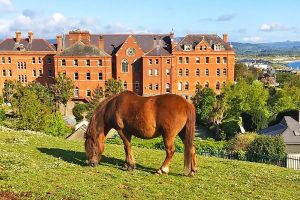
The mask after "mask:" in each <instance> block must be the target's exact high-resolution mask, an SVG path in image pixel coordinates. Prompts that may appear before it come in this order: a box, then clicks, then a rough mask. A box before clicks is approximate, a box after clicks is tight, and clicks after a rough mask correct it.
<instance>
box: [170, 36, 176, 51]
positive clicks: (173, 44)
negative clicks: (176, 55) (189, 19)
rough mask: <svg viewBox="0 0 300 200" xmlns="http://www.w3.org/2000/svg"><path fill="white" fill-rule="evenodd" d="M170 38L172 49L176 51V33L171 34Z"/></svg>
mask: <svg viewBox="0 0 300 200" xmlns="http://www.w3.org/2000/svg"><path fill="white" fill-rule="evenodd" d="M170 38H171V49H174V47H175V42H174V33H173V32H171V33H170Z"/></svg>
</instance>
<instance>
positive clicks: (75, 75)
mask: <svg viewBox="0 0 300 200" xmlns="http://www.w3.org/2000/svg"><path fill="white" fill-rule="evenodd" d="M74 80H78V72H75V73H74Z"/></svg>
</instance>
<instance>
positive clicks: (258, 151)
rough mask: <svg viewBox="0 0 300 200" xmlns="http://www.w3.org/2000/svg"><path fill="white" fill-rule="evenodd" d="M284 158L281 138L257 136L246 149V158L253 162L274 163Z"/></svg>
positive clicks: (283, 146)
mask: <svg viewBox="0 0 300 200" xmlns="http://www.w3.org/2000/svg"><path fill="white" fill-rule="evenodd" d="M285 156H286V153H285V144H284V141H283V138H282V137H281V136H265V135H261V136H258V137H257V138H255V139H254V140H253V142H252V143H251V144H250V145H249V146H248V147H247V153H246V157H247V160H249V161H255V162H270V163H272V162H276V161H278V160H280V159H283V158H284V157H285Z"/></svg>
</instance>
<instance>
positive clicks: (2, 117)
mask: <svg viewBox="0 0 300 200" xmlns="http://www.w3.org/2000/svg"><path fill="white" fill-rule="evenodd" d="M4 120H5V111H4V109H3V108H0V122H3V121H4Z"/></svg>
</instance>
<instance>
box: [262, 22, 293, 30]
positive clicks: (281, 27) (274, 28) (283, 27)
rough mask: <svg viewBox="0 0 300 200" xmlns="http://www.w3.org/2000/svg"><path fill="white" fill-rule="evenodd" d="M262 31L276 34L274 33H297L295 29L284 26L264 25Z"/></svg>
mask: <svg viewBox="0 0 300 200" xmlns="http://www.w3.org/2000/svg"><path fill="white" fill-rule="evenodd" d="M260 30H261V31H264V32H274V31H295V30H296V28H295V27H288V26H286V25H284V24H277V23H273V24H262V25H261V26H260Z"/></svg>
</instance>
